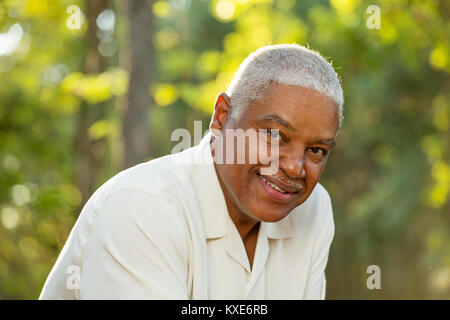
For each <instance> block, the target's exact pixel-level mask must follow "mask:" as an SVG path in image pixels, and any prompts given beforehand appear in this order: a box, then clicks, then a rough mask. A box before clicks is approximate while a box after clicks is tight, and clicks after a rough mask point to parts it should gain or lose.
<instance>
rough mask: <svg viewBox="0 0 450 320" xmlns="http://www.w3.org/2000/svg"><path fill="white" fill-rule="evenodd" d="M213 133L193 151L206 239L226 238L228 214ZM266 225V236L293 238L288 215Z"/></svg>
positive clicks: (195, 177)
mask: <svg viewBox="0 0 450 320" xmlns="http://www.w3.org/2000/svg"><path fill="white" fill-rule="evenodd" d="M211 136H212V135H211V132H208V133H207V134H206V135H205V136H204V137H203V139H202V140H201V141H200V143H199V145H198V146H195V147H194V148H193V149H194V150H193V157H192V158H191V159H192V160H193V161H192V162H193V164H192V166H191V170H190V175H191V179H192V182H193V185H194V188H195V192H196V194H197V196H198V200H199V203H200V209H201V211H202V212H201V215H202V219H203V223H204V232H205V238H206V239H213V238H220V237H224V236H226V235H227V232H228V229H227V226H228V223H229V221H230V220H231V219H230V217H229V214H228V209H227V206H226V202H225V198H224V195H223V191H222V188H221V186H220V183H219V179H218V177H217V173H216V169H215V167H214V161H213V157H212V153H211V147H210V141H211ZM262 223H264V224H266V225H267V236H268V237H269V238H271V239H285V238H290V237H292V236H293V234H292V227H291V219H290V217H289V215H288V216H287V217H285V218H284V219H282V220H280V221H278V222H262Z"/></svg>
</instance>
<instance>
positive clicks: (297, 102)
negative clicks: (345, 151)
mask: <svg viewBox="0 0 450 320" xmlns="http://www.w3.org/2000/svg"><path fill="white" fill-rule="evenodd" d="M231 108H233V106H231ZM231 108H230V103H229V99H228V97H227V96H226V95H225V94H221V95H220V96H219V97H218V99H217V102H216V106H215V111H214V115H213V120H212V122H211V129H212V130H213V134H214V130H220V132H221V133H222V136H223V137H224V138H225V139H226V136H227V130H226V129H235V130H236V129H243V130H248V129H253V130H256V131H259V130H261V129H266V130H267V132H268V134H267V135H266V137H265V138H266V142H267V143H268V149H269V150H270V144H273V143H276V142H278V145H279V163H278V169H277V170H275V173H273V174H270V175H264V174H261V169H262V168H268V167H269V166H270V164H262V163H261V159H260V158H259V157H258V158H257V161H256V163H249V161H248V159H249V157H247V160H246V163H244V164H236V163H234V164H217V163H216V164H215V167H216V171H217V174H218V177H219V181H220V184H221V186H222V189H223V192H224V196H225V200H226V202H227V206H228V210H229V211H230V215H231V216H232V217H233V218H237V219H238V220H240V221H254V220H257V221H266V222H276V221H279V220H281V219H283V218H284V217H285V216H286V215H287V214H288V213H289V212H290V211H292V210H293V209H294V208H295V207H297V206H298V205H300V204H301V203H303V202H304V201H305V200H306V199H307V198H308V197H309V195H310V194H311V192H312V191H313V189H314V187H315V186H316V184H317V182H318V181H319V178H320V176H321V174H322V171H323V170H324V168H325V164H326V162H327V159H328V153H329V152H330V151H331V149H332V148H333V145H334V139H335V137H336V134H337V131H338V123H339V119H338V110H337V106H336V104H335V103H334V102H333V101H332V99H331V98H329V97H327V96H325V95H323V94H321V93H319V92H317V91H315V90H312V89H305V88H301V87H296V86H287V85H280V84H274V85H271V87H270V90H269V91H268V93H267V95H266V96H265V97H264V98H262V99H260V100H258V101H256V102H255V103H254V104H252V105H251V106H249V107H248V108H245V109H244V110H243V111H242V113H241V114H240V116H239V118H238V119H236V120H235V119H231V118H230V112H231ZM271 130H272V131H271ZM275 130H278V134H277V133H276V131H275ZM275 140H277V141H275ZM259 147H260V146H256V148H255V146H252V145H250V143H246V145H245V148H246V153H247V154H251V153H254V152H255V150H256V149H258V148H259ZM234 151H235V152H236V149H235V150H234Z"/></svg>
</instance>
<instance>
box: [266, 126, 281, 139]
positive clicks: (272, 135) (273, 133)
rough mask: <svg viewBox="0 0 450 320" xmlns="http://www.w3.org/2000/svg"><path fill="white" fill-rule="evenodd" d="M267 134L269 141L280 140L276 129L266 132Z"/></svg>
mask: <svg viewBox="0 0 450 320" xmlns="http://www.w3.org/2000/svg"><path fill="white" fill-rule="evenodd" d="M268 134H269V136H270V138H271V139H277V140H279V139H281V135H280V132H279V131H278V129H272V130H268Z"/></svg>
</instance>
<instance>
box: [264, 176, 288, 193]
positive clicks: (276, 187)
mask: <svg viewBox="0 0 450 320" xmlns="http://www.w3.org/2000/svg"><path fill="white" fill-rule="evenodd" d="M261 178H262V179H263V180H264V182H265V183H267V184H268V185H269V186H271V187H272V188H274V189H275V190H277V191H279V192H281V193H287V192H286V191H284V190H281V189H280V188H279V187H278V186H276V185H274V184H273V183H270V182H269V181H267V179H266V178H264V177H263V176H261Z"/></svg>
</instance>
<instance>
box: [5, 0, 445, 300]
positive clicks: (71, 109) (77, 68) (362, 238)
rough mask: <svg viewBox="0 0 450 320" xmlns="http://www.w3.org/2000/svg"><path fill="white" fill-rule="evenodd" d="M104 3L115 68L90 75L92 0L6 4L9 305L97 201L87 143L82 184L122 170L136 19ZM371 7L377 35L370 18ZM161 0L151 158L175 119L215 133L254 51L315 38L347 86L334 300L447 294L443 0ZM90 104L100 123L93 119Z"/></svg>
mask: <svg viewBox="0 0 450 320" xmlns="http://www.w3.org/2000/svg"><path fill="white" fill-rule="evenodd" d="M92 1H98V0H92ZM104 3H105V4H106V6H107V8H109V9H111V10H112V12H114V29H113V33H112V35H110V36H109V38H108V37H106V38H105V39H106V40H105V39H104V41H103V43H102V47H100V46H99V47H98V48H94V49H96V50H98V51H99V52H100V54H101V55H102V59H103V61H104V63H105V67H104V70H101V71H99V72H97V73H95V72H94V73H89V74H87V73H86V72H84V70H85V68H84V65H85V62H86V54H87V52H88V50H89V48H88V42H87V40H86V32H87V30H88V28H87V23H88V22H87V21H88V20H87V19H84V22H83V23H82V24H81V26H80V28H79V29H70V28H68V26H67V21H68V19H69V18H70V13H67V11H66V10H67V8H68V7H69V6H70V5H77V6H79V8H80V9H81V11H82V12H85V11H86V2H84V1H69V0H64V1H63V0H61V1H51V0H39V1H32V0H27V1H19V0H3V1H0V33H1V35H0V299H36V298H37V297H38V296H39V293H40V291H41V289H42V286H43V284H44V281H45V279H46V277H47V275H48V273H49V272H50V269H51V267H52V266H53V264H54V262H55V261H56V258H57V256H58V254H59V252H60V250H61V248H62V246H63V245H64V243H65V241H66V239H67V236H68V234H69V232H70V230H71V228H72V226H73V224H74V222H75V221H76V219H77V217H78V214H79V212H80V209H81V207H82V205H83V203H84V202H85V201H86V200H87V199H86V196H83V192H82V190H80V187H79V184H78V182H77V181H78V180H79V179H80V176H82V175H83V174H85V173H83V171H77V170H76V163H77V161H78V160H79V159H80V158H83V157H84V158H86V156H87V155H86V154H83V152H84V151H83V150H80V149H79V148H77V143H79V139H80V137H84V139H89V143H90V144H89V146H90V148H89V150H88V152H89V155H88V157H87V159H90V160H89V161H92V162H93V163H95V168H96V170H95V174H94V175H91V176H89V177H87V178H89V179H91V181H92V187H91V188H90V189H89V190H87V192H90V193H92V192H93V191H94V190H95V189H96V188H98V187H99V186H100V185H101V184H102V183H104V182H105V181H106V180H108V179H109V178H110V177H112V176H113V175H115V174H116V173H118V172H119V171H121V170H123V169H124V167H123V142H122V134H123V127H122V119H123V112H124V108H125V107H124V106H126V103H127V101H126V100H127V88H128V81H129V72H128V66H127V57H129V50H130V45H129V43H128V40H129V39H128V36H127V32H128V31H127V30H128V20H127V19H128V18H127V16H126V14H125V10H126V2H125V1H123V0H122V1H106V0H105V2H104ZM370 5H377V6H378V8H379V13H380V18H381V20H380V21H381V25H380V28H379V29H377V28H375V29H370V28H368V26H367V22H368V20H369V25H370V22H371V21H372V22H373V20H371V19H372V18H373V17H374V16H373V14H374V13H373V12H368V11H367V9H368V7H369V6H370ZM151 8H152V9H151V10H152V14H153V30H151V31H149V30H147V31H145V30H143V32H152V39H153V42H152V46H153V55H152V57H149V59H151V60H152V61H153V62H154V75H153V82H152V84H151V86H150V87H149V101H148V106H149V114H148V121H149V124H150V128H151V129H150V132H148V135H149V137H150V141H151V145H152V151H151V155H150V157H149V158H147V159H142V161H147V160H149V159H151V158H156V157H159V156H162V155H165V154H168V153H170V151H171V149H172V148H173V147H174V145H175V144H176V142H172V141H171V139H170V136H171V133H172V131H173V130H174V129H176V128H187V129H189V130H191V131H192V130H193V122H194V120H202V121H203V130H206V129H207V125H208V123H209V118H210V115H211V111H212V108H213V103H214V100H215V98H216V95H217V94H218V93H219V92H221V91H224V90H225V89H226V86H227V84H228V83H229V82H230V80H231V79H232V77H233V74H234V72H235V71H236V70H237V68H238V66H239V64H240V62H241V61H242V60H243V59H244V58H245V57H246V56H247V55H248V54H249V53H250V52H252V51H254V50H256V49H257V48H259V47H261V46H263V45H267V44H277V43H294V42H295V43H299V44H302V45H306V46H309V47H310V48H311V49H314V50H317V51H319V52H320V53H321V54H322V55H324V56H325V57H327V58H328V59H329V60H330V61H332V63H333V66H334V67H335V68H336V70H337V72H338V73H339V75H340V77H341V79H342V84H343V88H344V94H345V105H344V110H345V112H344V116H345V119H344V125H343V128H342V131H341V133H340V135H339V137H338V143H337V146H336V149H335V151H333V153H332V154H331V157H330V159H329V161H328V165H327V168H326V170H325V172H324V174H323V175H322V178H321V183H322V184H323V185H324V186H325V187H326V188H327V190H328V191H329V193H330V195H331V198H332V202H333V207H334V216H335V224H336V235H335V238H334V242H333V245H332V248H331V253H330V258H329V263H328V267H327V285H328V287H327V298H328V299H433V298H434V299H436V298H438V299H449V298H450V241H449V239H450V237H449V233H450V215H449V213H450V204H449V203H450V201H449V199H450V195H449V188H450V164H449V163H450V154H449V147H450V142H449V141H450V139H449V138H450V134H449V122H450V119H449V118H450V77H449V74H450V55H449V53H450V3H449V2H448V1H445V0H422V1H418V0H417V1H413V0H411V1H406V0H396V1H393V0H383V1H382V0H379V1H364V0H330V1H326V0H320V1H315V0H314V1H313V0H305V1H291V0H282V1H281V0H255V1H245V0H217V1H216V0H214V1H206V0H192V1H188V0H183V1H182V0H171V1H155V2H153V3H152V5H151ZM109 12H110V11H109ZM110 17H111V15H110ZM109 21H111V19H110V20H109ZM14 26H15V27H14ZM8 37H9V38H8ZM5 39H6V40H5ZM8 39H9V40H8ZM11 39H16V40H17V41H16V43H14V41H12V40H11ZM8 41H9V42H8ZM13 49H14V50H13ZM86 113H88V114H92V115H93V117H92V119H91V120H89V121H90V122H88V123H89V126H88V127H83V126H80V121H81V120H80V119H82V118H83V117H85V116H86ZM85 192H86V191H85ZM370 265H378V266H379V267H380V269H381V289H379V290H369V289H368V288H367V286H366V280H367V278H368V277H369V275H368V274H367V272H366V270H367V267H368V266H370Z"/></svg>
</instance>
